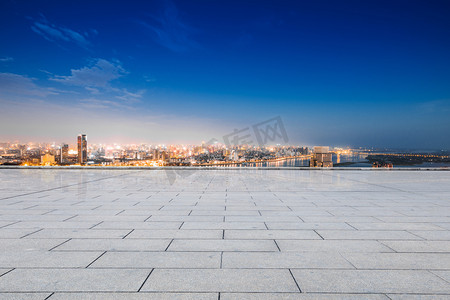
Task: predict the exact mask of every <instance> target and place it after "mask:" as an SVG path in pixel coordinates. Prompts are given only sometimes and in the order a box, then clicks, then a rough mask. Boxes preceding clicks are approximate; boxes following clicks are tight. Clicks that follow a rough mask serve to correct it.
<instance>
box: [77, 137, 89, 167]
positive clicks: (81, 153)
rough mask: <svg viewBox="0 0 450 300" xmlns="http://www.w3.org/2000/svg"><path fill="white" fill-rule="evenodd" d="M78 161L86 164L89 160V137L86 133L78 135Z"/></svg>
mask: <svg viewBox="0 0 450 300" xmlns="http://www.w3.org/2000/svg"><path fill="white" fill-rule="evenodd" d="M77 144H78V163H79V164H80V165H84V164H86V162H87V139H86V135H85V134H80V135H79V136H78V143H77Z"/></svg>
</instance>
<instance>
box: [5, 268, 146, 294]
mask: <svg viewBox="0 0 450 300" xmlns="http://www.w3.org/2000/svg"><path fill="white" fill-rule="evenodd" d="M149 273H150V270H143V269H142V270H130V269H128V270H127V269H119V270H114V269H107V270H105V269H15V270H13V271H11V272H9V273H8V274H6V275H4V276H2V277H1V278H0V279H1V280H0V292H15V291H17V292H39V291H45V292H47V291H48V292H53V291H64V292H119V291H124V292H126V291H130V292H136V291H137V290H138V289H139V287H140V286H141V285H142V283H143V282H144V280H145V278H146V277H147V276H148V274H149Z"/></svg>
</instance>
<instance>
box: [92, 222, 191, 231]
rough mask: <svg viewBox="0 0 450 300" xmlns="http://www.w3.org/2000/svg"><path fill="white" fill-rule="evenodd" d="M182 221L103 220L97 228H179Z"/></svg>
mask: <svg viewBox="0 0 450 300" xmlns="http://www.w3.org/2000/svg"><path fill="white" fill-rule="evenodd" d="M181 224H182V222H103V223H101V224H100V225H98V226H96V227H95V229H147V230H149V229H178V228H180V226H181Z"/></svg>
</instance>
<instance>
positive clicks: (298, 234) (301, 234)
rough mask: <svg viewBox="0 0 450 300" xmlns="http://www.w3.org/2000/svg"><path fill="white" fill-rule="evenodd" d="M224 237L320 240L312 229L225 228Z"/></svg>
mask: <svg viewBox="0 0 450 300" xmlns="http://www.w3.org/2000/svg"><path fill="white" fill-rule="evenodd" d="M225 239H231V240H232V239H244V240H248V239H261V240H265V239H277V240H278V239H287V240H294V239H299V240H320V239H321V237H320V236H319V235H318V234H317V233H316V232H314V230H225Z"/></svg>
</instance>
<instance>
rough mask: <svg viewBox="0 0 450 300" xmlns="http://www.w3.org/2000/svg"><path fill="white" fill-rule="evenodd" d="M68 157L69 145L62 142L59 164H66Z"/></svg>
mask: <svg viewBox="0 0 450 300" xmlns="http://www.w3.org/2000/svg"><path fill="white" fill-rule="evenodd" d="M68 158H69V145H67V144H62V145H61V152H60V157H59V161H60V163H61V164H66V163H67V159H68Z"/></svg>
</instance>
